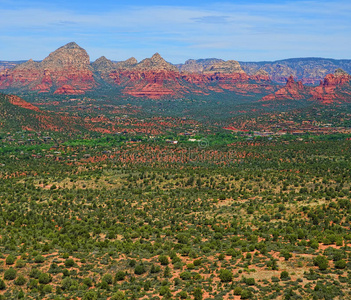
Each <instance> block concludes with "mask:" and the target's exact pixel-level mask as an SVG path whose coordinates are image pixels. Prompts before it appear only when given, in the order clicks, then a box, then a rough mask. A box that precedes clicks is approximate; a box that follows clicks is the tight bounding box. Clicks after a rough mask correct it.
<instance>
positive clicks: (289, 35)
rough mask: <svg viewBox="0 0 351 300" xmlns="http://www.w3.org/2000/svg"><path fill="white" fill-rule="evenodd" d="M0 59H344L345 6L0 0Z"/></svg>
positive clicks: (350, 27)
mask: <svg viewBox="0 0 351 300" xmlns="http://www.w3.org/2000/svg"><path fill="white" fill-rule="evenodd" d="M0 16H1V17H0V45H1V47H0V60H20V59H30V58H32V59H35V60H41V59H43V58H45V57H46V56H47V55H48V54H49V53H50V52H52V51H54V50H55V49H57V48H58V47H60V46H62V45H64V44H66V43H68V42H71V41H75V42H76V43H78V44H79V45H80V46H81V47H83V48H84V49H86V50H87V52H88V53H89V55H90V58H91V60H95V59H96V58H98V57H100V56H102V55H104V56H106V57H107V58H109V59H112V60H125V59H127V58H129V57H131V56H134V57H135V58H137V59H138V60H141V59H144V58H146V57H150V56H152V54H154V53H155V52H159V53H160V54H161V55H162V56H163V57H164V58H165V59H166V60H168V61H170V62H172V63H180V62H184V61H185V60H186V59H189V58H195V59H198V58H209V57H216V58H222V59H225V60H228V59H234V60H241V61H261V60H278V59H284V58H291V57H329V58H336V59H341V58H348V59H351V50H350V49H351V2H350V1H349V0H335V1H325V0H319V1H314V0H311V1H309V0H298V1H284V0H281V1H278V0H267V1H259V0H255V1H250V0H248V1H241V0H238V1H218V2H216V0H214V1H207V0H202V1H197V0H195V1H191V0H188V1H185V0H177V1H173V0H170V1H159V0H150V1H141V0H130V1H126V0H114V1H109V0H108V1H104V0H100V1H87V0H84V1H83V0H70V1H68V0H60V1H56V0H52V1H42V0H38V1H31V0H27V1H24V0H17V1H14V0H0Z"/></svg>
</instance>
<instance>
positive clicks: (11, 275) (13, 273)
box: [4, 268, 17, 280]
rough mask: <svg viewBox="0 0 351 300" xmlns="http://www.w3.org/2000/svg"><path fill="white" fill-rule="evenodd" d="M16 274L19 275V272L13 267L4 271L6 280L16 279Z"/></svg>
mask: <svg viewBox="0 0 351 300" xmlns="http://www.w3.org/2000/svg"><path fill="white" fill-rule="evenodd" d="M16 276H17V272H16V270H15V269H13V268H10V269H8V270H6V271H5V273H4V279H5V280H14V279H15V278H16Z"/></svg>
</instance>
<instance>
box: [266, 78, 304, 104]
mask: <svg viewBox="0 0 351 300" xmlns="http://www.w3.org/2000/svg"><path fill="white" fill-rule="evenodd" d="M305 94H306V88H305V86H304V85H303V84H302V82H301V81H298V82H295V80H294V77H293V76H290V77H289V78H288V80H287V81H286V84H285V86H284V87H282V88H281V89H279V90H278V91H276V92H275V93H274V94H270V95H267V96H265V97H263V98H262V100H263V101H272V100H299V99H303V98H305Z"/></svg>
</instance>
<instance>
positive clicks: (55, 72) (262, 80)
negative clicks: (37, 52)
mask: <svg viewBox="0 0 351 300" xmlns="http://www.w3.org/2000/svg"><path fill="white" fill-rule="evenodd" d="M317 60H318V59H317ZM311 61H312V62H311ZM315 62H316V59H307V60H306V61H304V63H303V64H302V63H301V60H289V63H283V62H282V63H276V64H275V65H274V66H272V65H269V64H268V63H260V64H259V65H257V64H256V65H255V63H246V65H245V63H244V64H243V65H244V68H245V69H243V68H242V65H241V64H240V63H239V62H237V61H234V60H228V61H223V60H219V59H203V60H188V61H187V62H186V63H185V64H183V65H178V66H175V65H172V64H170V63H168V62H167V61H165V60H164V59H163V58H162V57H161V55H160V54H158V53H156V54H154V55H153V56H152V57H151V58H146V59H144V60H142V61H141V62H139V63H138V61H137V60H136V59H135V58H134V57H132V58H130V59H128V60H126V61H120V62H113V61H111V60H109V59H107V58H106V57H104V56H102V57H100V58H98V59H97V60H96V61H95V62H93V63H92V64H90V61H89V56H88V54H87V52H86V51H85V50H84V49H82V48H81V47H79V46H78V45H77V44H76V43H69V44H67V45H65V46H63V47H61V48H59V49H57V50H56V51H54V52H52V53H51V54H50V55H49V56H48V57H47V58H45V59H44V60H43V61H41V62H35V61H33V60H29V61H27V62H25V63H22V64H19V65H16V66H15V67H14V68H12V69H6V70H4V71H1V72H0V89H12V90H14V89H18V90H22V91H28V90H30V91H37V92H39V93H53V94H67V95H71V94H76V95H80V94H84V93H86V92H87V91H91V90H95V89H99V88H101V89H103V88H104V87H107V88H108V89H111V88H114V87H115V88H116V92H117V93H122V94H124V95H127V96H133V97H148V98H154V99H157V98H162V97H182V96H183V95H186V94H190V93H195V94H205V95H208V94H211V93H223V92H226V91H232V92H235V93H238V94H242V95H248V96H249V95H252V94H264V95H266V96H264V97H263V98H262V100H263V101H274V100H278V101H279V100H286V99H288V100H293V99H313V100H316V101H320V102H323V103H330V102H332V101H348V100H347V99H349V98H350V95H349V94H348V93H349V92H348V90H346V92H345V89H344V88H343V86H345V85H346V86H349V82H350V75H348V74H347V73H346V72H344V71H342V70H341V69H340V70H337V71H336V72H335V74H333V75H327V76H325V78H324V80H323V81H322V82H321V83H320V85H319V86H318V87H315V88H313V87H307V86H304V85H303V81H301V80H300V81H298V82H295V80H294V77H295V76H294V75H296V74H297V76H300V75H299V74H300V73H301V70H308V72H310V74H312V75H311V76H312V77H309V79H308V78H307V77H306V78H307V79H305V82H306V80H307V82H314V79H313V80H312V79H311V78H316V77H318V76H320V74H321V73H318V72H319V71H320V70H319V69H318V70H319V71H318V70H317V71H316V72H317V73H316V72H315V73H313V72H314V71H313V72H312V70H315V68H314V67H313V66H314V64H313V63H315ZM294 63H295V65H294ZM296 64H297V65H298V66H299V67H296ZM245 70H248V72H249V73H250V74H247V72H245ZM299 72H300V73H299ZM321 72H322V71H321ZM323 72H324V71H323ZM323 72H322V73H323ZM316 74H317V75H316ZM272 76H273V78H274V79H275V80H278V81H282V80H285V81H286V85H285V86H283V87H282V86H277V85H276V84H274V83H273V82H272V81H271V78H272ZM285 78H287V79H285Z"/></svg>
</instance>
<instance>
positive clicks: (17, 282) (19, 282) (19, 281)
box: [14, 275, 27, 285]
mask: <svg viewBox="0 0 351 300" xmlns="http://www.w3.org/2000/svg"><path fill="white" fill-rule="evenodd" d="M26 282H27V280H26V278H25V277H24V276H23V275H19V276H18V277H17V279H16V280H15V281H14V283H15V285H24V284H25V283H26Z"/></svg>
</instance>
